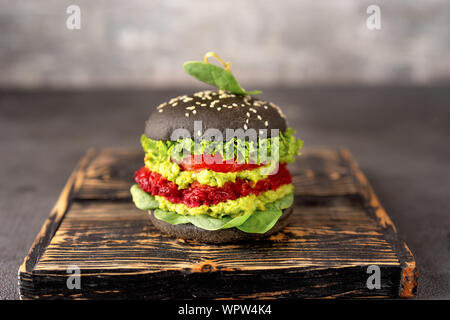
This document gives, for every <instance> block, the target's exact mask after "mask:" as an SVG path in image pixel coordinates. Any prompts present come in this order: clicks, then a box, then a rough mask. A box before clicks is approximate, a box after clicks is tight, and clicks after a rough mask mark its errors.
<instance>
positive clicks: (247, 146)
mask: <svg viewBox="0 0 450 320" xmlns="http://www.w3.org/2000/svg"><path fill="white" fill-rule="evenodd" d="M141 144H142V147H143V149H144V151H145V154H146V157H147V159H148V161H150V162H152V163H165V162H170V160H171V159H174V160H176V161H181V160H182V159H183V155H184V154H186V153H187V154H195V155H199V154H209V153H211V152H212V153H213V154H216V153H219V154H220V155H221V156H222V158H223V159H225V160H228V159H237V160H238V161H239V162H240V163H256V164H260V163H263V162H266V161H267V160H268V159H269V157H275V156H276V154H272V148H273V149H274V150H275V152H276V153H278V157H279V162H280V163H286V162H288V163H290V162H293V161H294V160H295V156H297V155H299V154H300V149H301V148H302V146H303V141H302V140H300V139H298V138H296V137H295V130H294V129H292V128H288V129H287V130H286V131H285V132H280V134H279V137H276V138H266V139H260V138H258V142H257V145H256V146H255V143H254V141H241V140H239V139H237V138H234V139H231V140H229V141H227V142H223V143H221V144H222V145H220V144H219V145H218V142H217V141H208V140H202V141H201V142H200V143H195V142H194V140H193V139H191V138H186V139H180V140H178V141H160V140H152V139H150V138H147V137H146V136H145V135H142V136H141ZM261 149H265V150H266V152H260V151H261Z"/></svg>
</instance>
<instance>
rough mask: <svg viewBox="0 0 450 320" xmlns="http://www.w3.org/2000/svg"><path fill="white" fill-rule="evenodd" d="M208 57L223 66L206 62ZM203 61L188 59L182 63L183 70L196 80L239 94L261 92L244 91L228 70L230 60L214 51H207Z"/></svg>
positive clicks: (257, 92)
mask: <svg viewBox="0 0 450 320" xmlns="http://www.w3.org/2000/svg"><path fill="white" fill-rule="evenodd" d="M209 57H214V58H216V59H217V60H218V61H219V62H220V63H221V64H222V65H223V66H224V68H221V67H219V66H216V65H214V64H211V63H209V62H208V58H209ZM204 60H205V61H204V62H201V61H188V62H185V63H184V65H183V69H184V71H186V72H187V73H188V74H190V75H191V76H193V77H195V78H197V79H198V80H200V81H202V82H205V83H207V84H210V85H212V86H214V87H217V88H218V89H219V90H226V91H228V92H231V93H235V94H240V95H256V94H261V93H262V92H261V91H259V90H253V91H245V90H244V88H242V87H241V85H240V84H239V82H238V81H237V80H236V78H235V77H234V76H233V74H232V73H231V71H230V66H231V63H230V62H225V61H223V60H222V59H221V58H220V57H219V56H218V55H217V54H215V53H214V52H208V53H206V55H205V59H204Z"/></svg>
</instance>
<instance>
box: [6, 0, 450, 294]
mask: <svg viewBox="0 0 450 320" xmlns="http://www.w3.org/2000/svg"><path fill="white" fill-rule="evenodd" d="M72 5H76V6H78V8H79V9H80V21H81V24H80V27H81V28H80V29H70V28H68V27H67V22H68V20H69V22H72V24H70V23H69V26H73V20H71V17H72V15H73V11H69V13H67V10H68V8H70V6H72ZM371 5H375V6H376V7H377V8H379V9H380V20H379V21H380V22H381V23H380V28H379V29H377V28H375V29H374V28H373V26H374V23H375V21H374V20H373V17H374V16H373V14H375V12H374V11H371V10H369V13H368V8H370V6H371ZM368 20H369V21H368ZM368 22H369V23H368ZM449 30H450V3H449V2H448V1H445V0H409V1H392V0H390V1H381V0H374V1H365V0H363V1H361V0H341V1H324V0H315V1H312V0H278V1H264V0H228V1H218V0H208V1H207V0H195V1H181V0H164V1H162V0H161V1H158V0H154V1H137V0H128V1H118V0H109V1H106V0H99V1H87V0H71V1H63V0H43V1H32V0H15V1H8V0H0V159H1V166H0V299H16V298H17V297H18V293H17V269H18V267H19V265H20V263H21V262H22V261H23V258H24V257H25V255H26V253H27V251H28V249H29V247H30V246H31V244H32V242H33V240H34V238H35V237H36V234H37V233H38V231H39V230H40V228H41V226H42V224H43V223H44V221H45V219H46V218H47V216H48V214H49V212H50V210H51V208H52V206H53V204H54V202H55V200H56V199H57V195H58V194H59V192H60V190H61V188H62V187H63V185H64V183H65V181H66V180H67V177H68V176H69V174H70V172H71V170H72V169H73V168H74V166H75V164H76V163H77V162H78V160H79V159H80V158H81V157H82V155H83V154H84V153H85V152H86V150H87V149H88V148H91V147H97V148H100V147H111V146H114V147H116V146H118V147H129V148H140V146H139V136H140V134H141V133H142V132H143V129H144V121H145V119H146V118H147V117H148V115H149V114H150V113H151V112H152V111H153V110H154V109H155V107H156V106H157V105H158V104H160V103H161V102H164V101H167V100H169V99H170V98H171V97H173V96H176V95H179V94H184V93H190V92H193V91H194V90H199V89H202V88H207V86H206V85H204V84H202V83H200V82H198V81H197V80H195V79H193V78H191V77H189V76H188V75H187V74H185V73H184V71H183V69H182V64H183V62H185V61H187V60H201V59H202V58H203V55H204V54H205V53H206V52H207V51H215V52H217V53H218V54H219V55H220V56H221V57H223V58H224V59H225V60H226V61H231V62H232V70H233V73H234V75H235V76H236V77H237V79H238V80H239V81H240V83H241V84H242V86H243V87H244V88H246V89H249V90H253V89H262V90H263V91H264V92H263V95H262V98H263V99H266V100H270V101H273V102H275V103H277V104H278V105H280V106H281V107H282V108H283V111H284V113H285V114H286V115H287V118H288V123H289V125H290V126H291V127H293V128H295V129H296V130H297V136H298V137H300V138H302V139H304V140H305V148H311V147H317V146H327V147H333V148H336V147H345V148H348V149H350V151H351V152H352V154H353V155H354V157H355V158H356V159H357V161H358V162H359V164H360V166H361V168H362V170H363V171H364V172H365V174H366V175H367V176H368V178H369V181H370V182H371V183H372V185H373V187H374V189H375V192H376V193H377V194H378V196H379V198H380V200H381V203H382V204H383V205H384V207H385V208H386V210H387V212H388V213H389V215H390V216H391V218H392V220H393V221H394V223H395V224H396V225H397V227H398V230H399V234H400V236H401V237H403V238H404V239H405V240H406V242H407V243H408V245H409V247H410V248H411V249H412V251H413V253H414V254H415V257H416V260H417V264H418V268H419V274H420V278H419V289H418V297H419V298H423V299H450V290H449V288H450V215H449V212H450V202H449V197H448V195H449V192H450V188H449V181H450V170H449V164H450V149H449V147H448V145H449V142H448V140H449V137H450V32H449Z"/></svg>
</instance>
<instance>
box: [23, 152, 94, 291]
mask: <svg viewBox="0 0 450 320" xmlns="http://www.w3.org/2000/svg"><path fill="white" fill-rule="evenodd" d="M96 154H97V151H96V150H95V149H93V148H91V149H89V150H88V151H87V152H86V153H85V155H84V156H83V157H82V158H81V160H80V161H79V162H78V164H77V165H76V166H75V169H74V170H73V171H72V173H71V175H70V177H69V179H68V180H67V182H66V184H65V185H64V188H63V189H62V191H61V193H60V195H59V197H58V199H57V201H56V203H55V205H54V206H53V209H52V210H51V211H50V215H49V216H48V218H47V219H46V220H45V222H44V225H43V226H42V228H41V230H40V231H39V233H38V234H37V236H36V238H35V240H34V241H33V243H32V245H31V247H30V249H29V250H28V253H27V255H26V256H25V258H24V260H23V262H22V264H21V265H20V267H19V269H18V282H19V283H18V289H19V296H20V298H21V299H22V295H21V293H20V288H21V282H22V281H24V280H25V279H29V277H31V274H32V272H33V268H34V266H35V265H36V264H37V262H38V261H39V259H40V257H41V255H42V254H43V252H44V250H45V248H46V247H47V245H48V244H49V243H50V241H51V239H52V237H53V235H54V234H55V232H56V230H57V229H58V227H59V225H60V223H61V221H62V219H63V217H64V215H65V213H66V211H67V209H68V207H69V204H70V198H71V195H72V194H73V193H74V192H77V191H78V189H79V188H80V187H81V185H82V182H83V179H84V174H85V169H86V167H87V166H88V164H89V163H90V162H91V161H92V159H93V158H94V156H95V155H96Z"/></svg>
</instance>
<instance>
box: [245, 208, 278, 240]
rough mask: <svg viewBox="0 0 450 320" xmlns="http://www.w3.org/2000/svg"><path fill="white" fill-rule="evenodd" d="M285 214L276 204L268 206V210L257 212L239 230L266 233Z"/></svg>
mask: <svg viewBox="0 0 450 320" xmlns="http://www.w3.org/2000/svg"><path fill="white" fill-rule="evenodd" d="M282 214H283V212H282V211H281V209H279V208H278V207H277V206H276V205H274V204H268V205H266V210H265V211H262V210H257V211H255V212H253V213H252V215H251V216H250V218H248V219H247V221H245V222H244V223H243V224H241V225H240V226H238V227H237V228H238V229H239V230H241V231H244V232H247V233H266V232H267V231H269V230H270V229H272V227H273V226H274V225H275V223H277V221H278V219H279V218H280V217H281V215H282Z"/></svg>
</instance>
